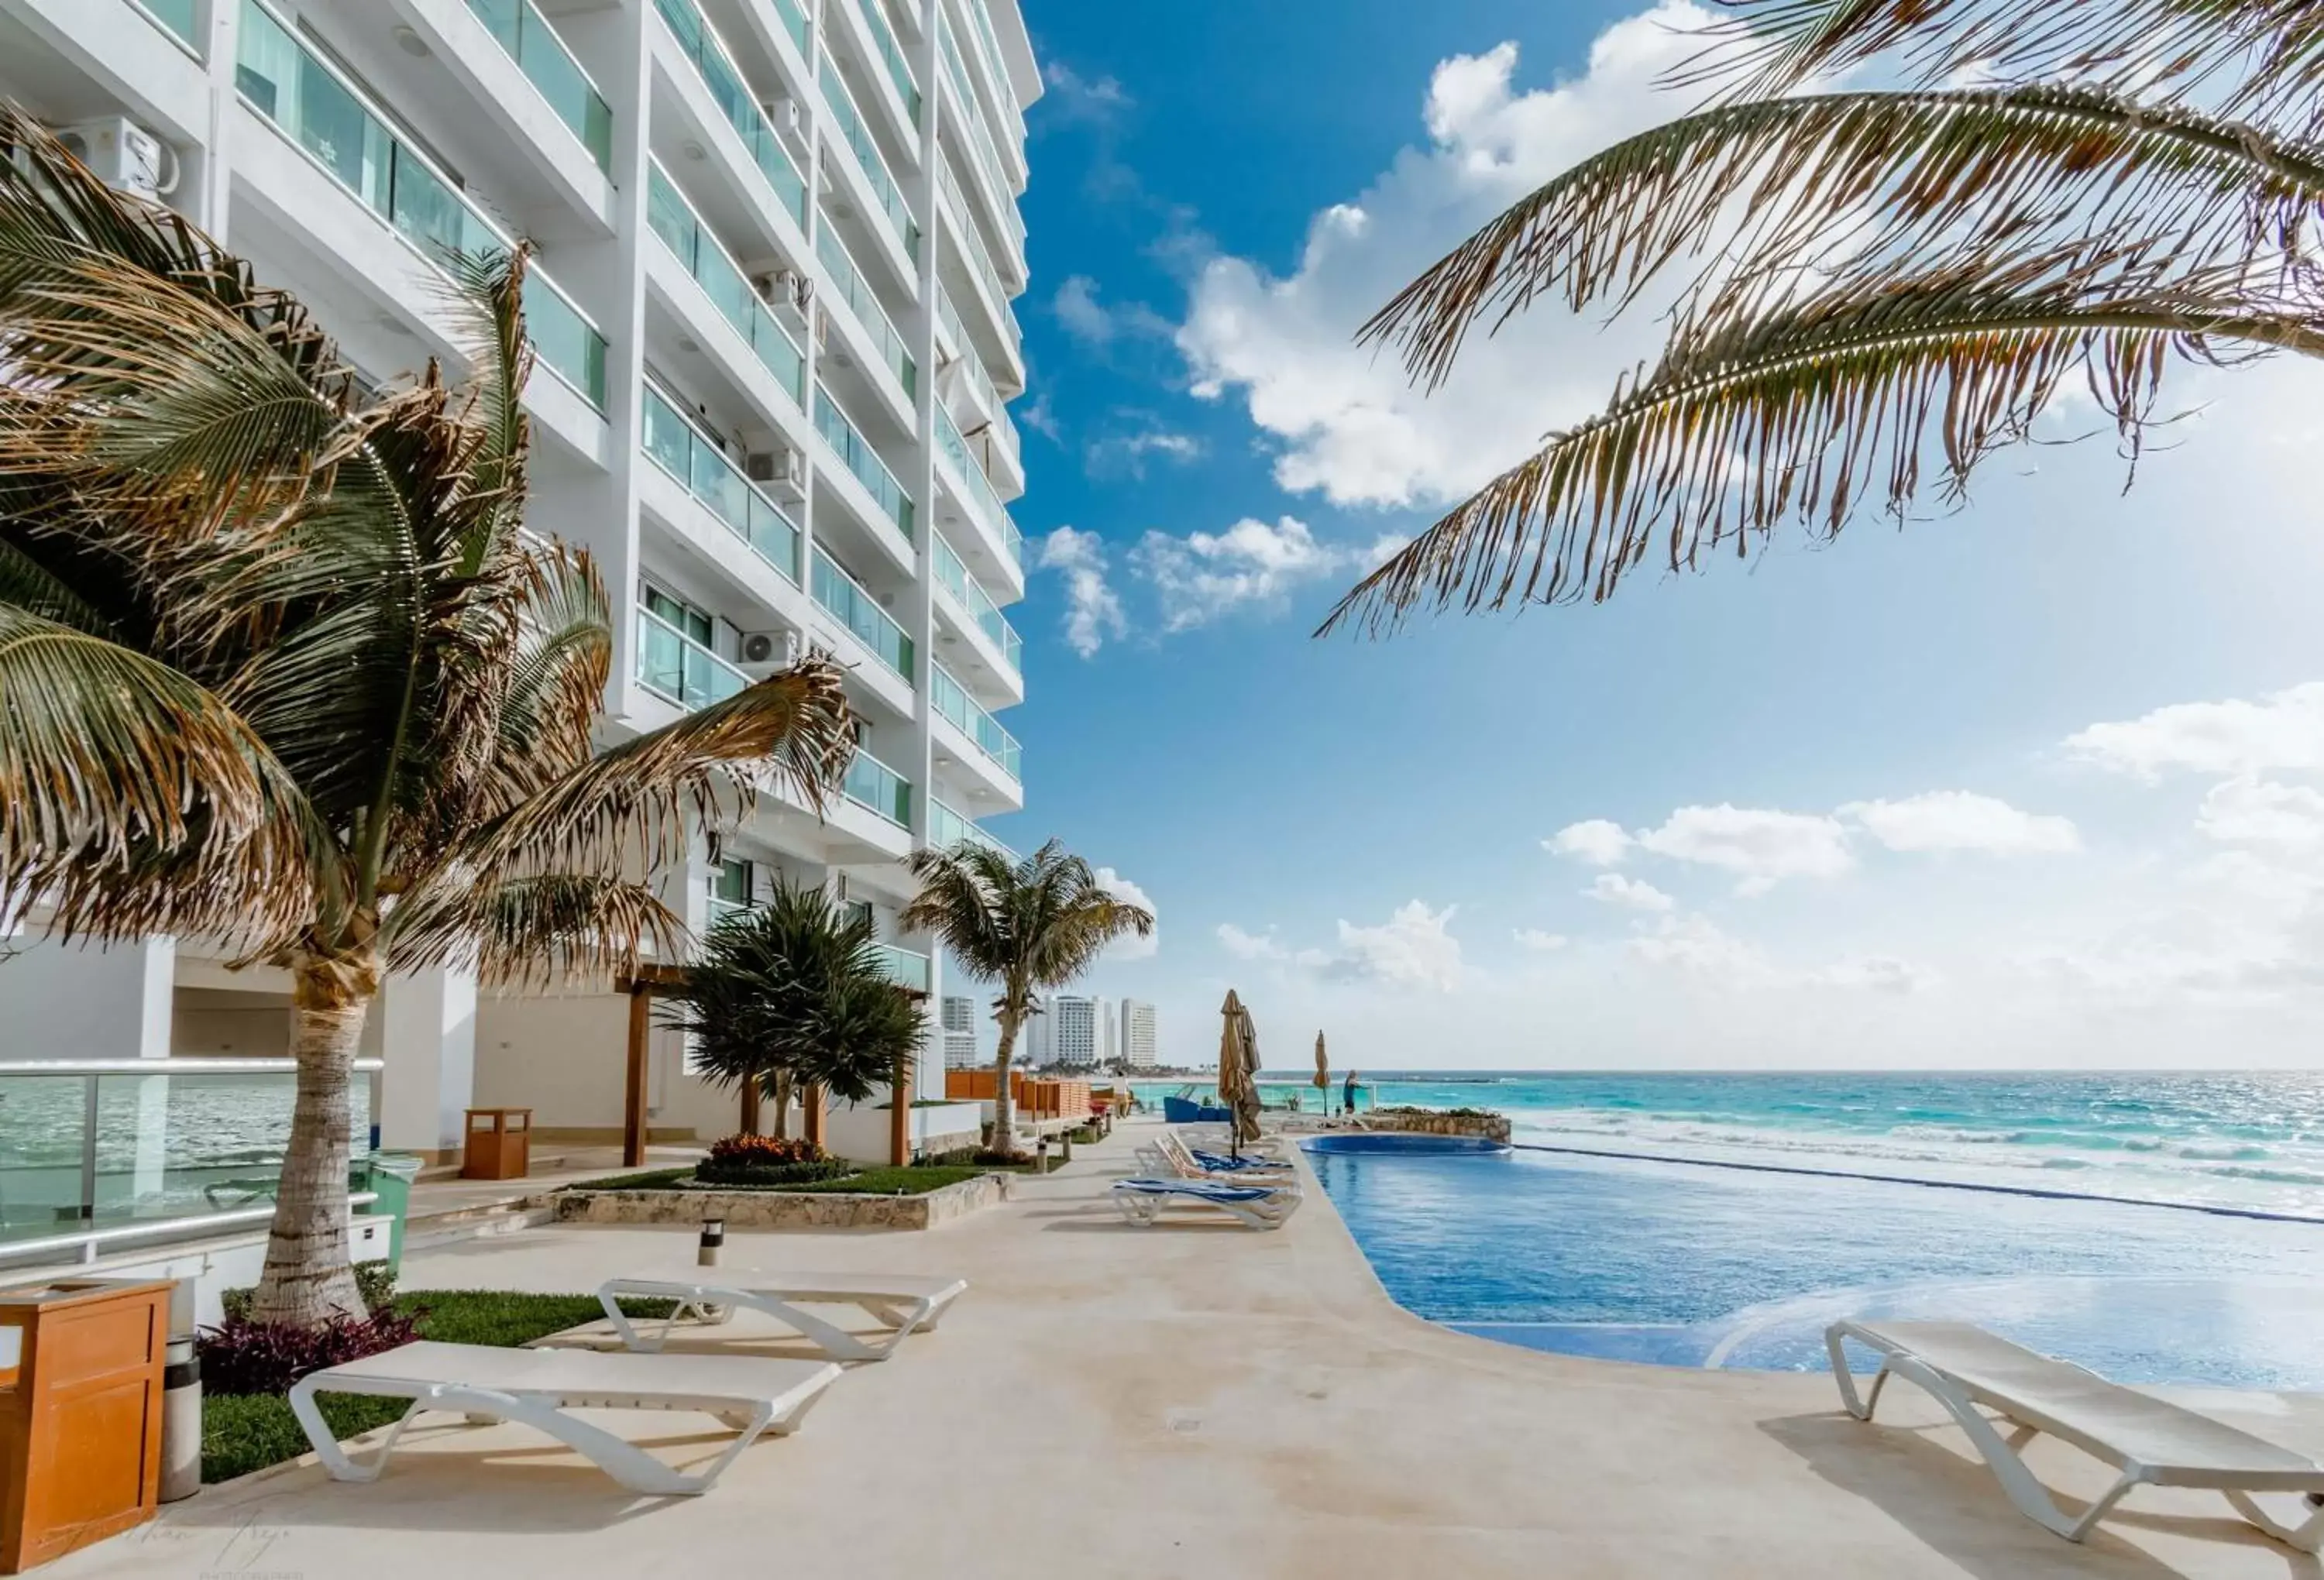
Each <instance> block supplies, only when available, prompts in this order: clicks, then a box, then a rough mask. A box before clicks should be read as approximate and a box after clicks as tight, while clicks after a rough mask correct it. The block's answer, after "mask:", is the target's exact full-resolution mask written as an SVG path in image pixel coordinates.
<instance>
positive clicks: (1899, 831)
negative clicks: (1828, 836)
mask: <svg viewBox="0 0 2324 1580" xmlns="http://www.w3.org/2000/svg"><path fill="white" fill-rule="evenodd" d="M1840 815H1841V816H1842V817H1846V818H1852V819H1854V820H1855V821H1856V822H1858V823H1860V824H1861V825H1863V828H1864V831H1866V832H1867V833H1868V834H1870V835H1871V836H1872V837H1873V838H1874V839H1876V840H1877V841H1880V842H1881V843H1882V844H1884V845H1886V846H1887V847H1888V849H1890V850H1979V851H1984V852H1986V853H1987V854H1989V855H1995V856H2023V855H2041V854H2052V853H2061V852H2065V851H2071V850H2080V849H2081V846H2082V841H2081V836H2080V833H2079V832H2078V831H2076V829H2075V828H2074V825H2073V823H2072V822H2070V821H2069V820H2068V819H2066V818H2062V817H2045V816H2041V815H2038V814H2036V813H2030V812H2021V811H2019V810H2018V809H2017V808H2016V807H2014V806H2012V805H2010V804H2008V803H2007V802H2006V801H1998V800H1996V799H1995V798H1994V797H1992V796H1990V795H1976V794H1974V793H1973V792H1970V791H1967V790H1932V791H1929V792H1928V793H1927V794H1925V795H1913V796H1908V797H1906V798H1905V799H1904V800H1902V801H1851V802H1849V804H1847V805H1845V806H1843V807H1841V808H1840Z"/></svg>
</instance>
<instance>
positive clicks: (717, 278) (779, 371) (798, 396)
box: [646, 164, 807, 408]
mask: <svg viewBox="0 0 2324 1580" xmlns="http://www.w3.org/2000/svg"><path fill="white" fill-rule="evenodd" d="M649 175H650V179H649V180H648V183H647V189H646V224H647V225H649V226H650V227H651V228H652V230H653V233H654V234H655V235H657V236H659V237H660V238H661V242H662V244H663V245H664V246H666V247H668V248H669V250H670V253H671V254H672V255H673V256H674V257H676V258H677V259H678V263H679V264H680V265H681V266H682V267H683V268H684V269H685V270H686V271H687V274H689V275H691V276H692V277H693V278H694V282H695V283H696V285H698V286H700V287H701V288H702V290H703V294H704V295H705V296H707V297H708V298H709V299H710V305H711V306H713V307H715V308H717V309H718V315H719V317H723V318H724V319H725V320H726V322H727V323H728V324H730V325H732V326H733V329H734V332H735V333H736V334H737V335H741V336H742V338H743V340H744V341H746V342H748V343H749V344H750V347H751V349H752V352H753V353H755V354H757V356H758V358H759V361H760V362H761V363H763V364H764V365H765V367H766V370H767V371H768V372H770V373H772V374H774V376H775V381H776V382H777V383H779V384H780V385H781V386H782V387H783V389H784V390H785V391H787V392H788V394H789V396H790V398H791V399H792V400H795V401H797V402H798V404H799V405H800V406H801V407H802V408H804V407H805V406H806V404H807V356H806V354H805V353H804V352H802V351H801V350H800V349H799V344H798V341H796V340H793V339H792V338H791V335H790V331H789V330H788V329H786V328H785V327H784V326H783V325H782V322H781V320H779V319H778V318H777V317H775V315H774V309H772V308H770V307H768V306H767V303H766V299H765V298H763V297H761V296H760V295H759V293H758V292H757V291H755V290H753V289H751V282H750V280H747V279H745V278H744V277H743V274H742V270H741V268H740V267H738V266H737V265H736V264H735V262H734V260H733V259H732V258H730V257H728V256H727V254H726V250H725V248H724V247H723V246H721V245H720V244H719V243H718V238H717V237H715V236H714V235H712V234H710V230H709V227H708V226H706V225H704V224H703V223H702V221H701V219H700V217H699V216H696V214H695V212H694V209H693V207H691V206H690V205H688V204H687V201H686V195H685V194H684V193H682V192H680V191H679V190H678V184H677V183H676V182H674V181H672V180H671V179H669V175H668V174H667V173H666V172H665V171H664V170H662V168H661V167H660V166H659V165H658V164H657V165H655V166H653V167H652V169H651V170H650V172H649Z"/></svg>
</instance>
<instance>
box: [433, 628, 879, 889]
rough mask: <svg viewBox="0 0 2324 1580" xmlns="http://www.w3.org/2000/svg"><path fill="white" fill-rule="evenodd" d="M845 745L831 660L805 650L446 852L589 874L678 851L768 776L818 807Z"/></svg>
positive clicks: (847, 721)
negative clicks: (694, 828) (800, 658)
mask: <svg viewBox="0 0 2324 1580" xmlns="http://www.w3.org/2000/svg"><path fill="white" fill-rule="evenodd" d="M854 753H855V739H854V732H853V715H852V713H851V712H850V711H849V709H848V705H847V697H846V694H845V692H844V690H843V689H842V686H841V683H840V670H839V667H838V666H836V665H835V664H832V663H830V662H829V661H828V660H825V659H820V658H810V659H807V660H806V661H804V662H802V663H799V664H796V665H793V666H791V667H789V668H788V669H785V670H783V671H781V672H779V673H778V674H775V675H770V676H769V677H768V678H766V679H765V680H762V681H760V682H759V683H758V684H755V685H752V686H749V687H747V688H745V689H744V690H743V691H742V692H740V693H738V694H736V695H734V696H732V697H729V698H727V699H726V700H725V701H724V702H720V703H711V704H710V705H709V706H707V707H705V708H703V709H701V710H699V711H697V712H693V713H689V714H687V716H686V717H685V718H683V719H680V720H678V721H676V722H675V723H672V724H669V725H666V726H664V727H663V728H661V729H659V730H654V731H652V732H651V733H650V734H647V735H641V736H640V737H638V738H637V739H634V740H630V741H625V742H623V743H622V745H620V746H617V747H614V748H613V749H611V750H609V751H606V752H604V753H602V754H600V755H599V756H598V757H596V758H593V759H592V760H590V761H589V762H587V763H585V764H583V765H581V766H580V767H575V768H573V769H571V770H569V771H567V772H566V773H564V774H562V775H560V776H558V777H557V778H555V779H554V780H553V781H552V782H550V783H549V784H548V785H545V786H543V787H542V788H541V789H540V791H539V793H537V794H536V795H532V796H531V797H530V799H528V800H526V801H525V802H524V803H523V804H521V805H518V806H516V807H513V808H512V809H511V810H510V811H508V812H507V813H503V814H502V815H501V816H500V817H498V818H495V819H493V820H492V821H490V822H486V823H484V825H483V826H482V827H481V828H480V829H478V831H476V832H475V834H474V835H473V836H471V837H470V838H468V839H467V840H466V841H463V842H462V844H461V846H460V847H459V848H458V849H457V850H456V851H455V852H453V856H454V859H457V860H459V861H463V862H466V863H467V864H468V865H471V866H473V867H474V868H476V869H477V870H479V871H482V872H488V873H521V872H527V871H531V872H567V871H575V872H588V871H601V870H604V869H606V868H610V867H614V866H618V865H620V864H621V863H622V862H624V861H627V860H635V861H641V862H643V863H645V864H647V865H649V866H656V865H659V864H660V863H662V862H665V861H669V860H671V859H677V858H678V857H679V856H681V855H682V854H683V853H684V852H685V850H686V848H687V841H689V840H690V838H691V825H690V823H689V814H691V818H692V820H693V822H695V823H706V824H713V825H715V824H716V823H717V822H719V821H720V820H721V818H722V816H723V815H728V814H732V813H734V812H736V811H738V810H740V809H742V808H743V807H747V806H748V805H749V804H751V803H752V801H753V800H754V799H755V796H756V794H757V789H758V787H759V785H760V784H761V782H764V781H766V780H772V781H773V782H774V783H775V784H777V785H781V786H784V787H786V788H788V790H790V791H791V792H792V793H794V794H795V795H798V798H799V799H800V800H802V801H804V802H806V803H807V804H808V805H809V806H811V807H814V808H816V809H818V810H820V808H821V807H822V805H823V803H824V797H825V795H826V794H827V793H828V791H829V787H830V786H831V785H835V784H836V783H837V782H838V780H839V776H840V775H841V774H843V773H844V772H845V771H846V767H847V764H848V763H849V761H850V760H852V759H853V757H854Z"/></svg>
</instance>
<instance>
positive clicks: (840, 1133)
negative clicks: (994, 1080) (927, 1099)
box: [823, 1103, 984, 1163]
mask: <svg viewBox="0 0 2324 1580" xmlns="http://www.w3.org/2000/svg"><path fill="white" fill-rule="evenodd" d="M890 1117H891V1116H890V1113H889V1111H888V1110H887V1109H885V1108H871V1107H864V1108H849V1107H834V1108H832V1109H831V1111H830V1112H829V1113H827V1114H826V1115H825V1116H824V1132H823V1144H824V1145H825V1148H826V1149H828V1150H829V1151H831V1152H833V1153H836V1154H838V1155H839V1156H841V1157H843V1158H845V1159H847V1160H848V1161H849V1162H858V1163H885V1162H887V1161H888V1124H889V1120H890ZM909 1120H910V1135H911V1144H912V1154H913V1155H914V1156H915V1157H918V1156H920V1155H922V1154H924V1153H948V1152H957V1151H958V1150H960V1149H961V1148H962V1147H966V1146H974V1145H976V1144H977V1143H978V1142H979V1141H980V1140H981V1139H982V1136H983V1134H984V1116H983V1111H982V1108H981V1107H979V1106H978V1105H977V1104H974V1103H939V1104H937V1105H936V1106H935V1107H927V1108H913V1109H911V1110H909Z"/></svg>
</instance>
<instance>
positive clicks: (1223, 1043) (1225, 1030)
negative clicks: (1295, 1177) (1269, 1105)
mask: <svg viewBox="0 0 2324 1580" xmlns="http://www.w3.org/2000/svg"><path fill="white" fill-rule="evenodd" d="M1219 1014H1220V1016H1221V1018H1222V1021H1223V1023H1224V1024H1222V1026H1221V1027H1220V1029H1219V1098H1220V1100H1221V1101H1222V1102H1223V1103H1225V1104H1226V1106H1227V1107H1228V1109H1229V1110H1230V1111H1231V1113H1232V1114H1233V1116H1234V1125H1233V1135H1234V1144H1235V1148H1236V1150H1237V1153H1238V1155H1240V1147H1241V1144H1243V1143H1244V1142H1246V1141H1257V1140H1258V1139H1259V1079H1258V1078H1259V1032H1258V1030H1257V1029H1256V1028H1255V1027H1254V1026H1253V1025H1252V1024H1251V1019H1250V1010H1248V1009H1246V1008H1244V1007H1243V1002H1242V999H1241V998H1240V997H1239V996H1237V994H1236V993H1235V990H1234V989H1233V988H1231V987H1230V988H1228V989H1227V1001H1226V1002H1225V1003H1224V1004H1222V1005H1221V1006H1219Z"/></svg>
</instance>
